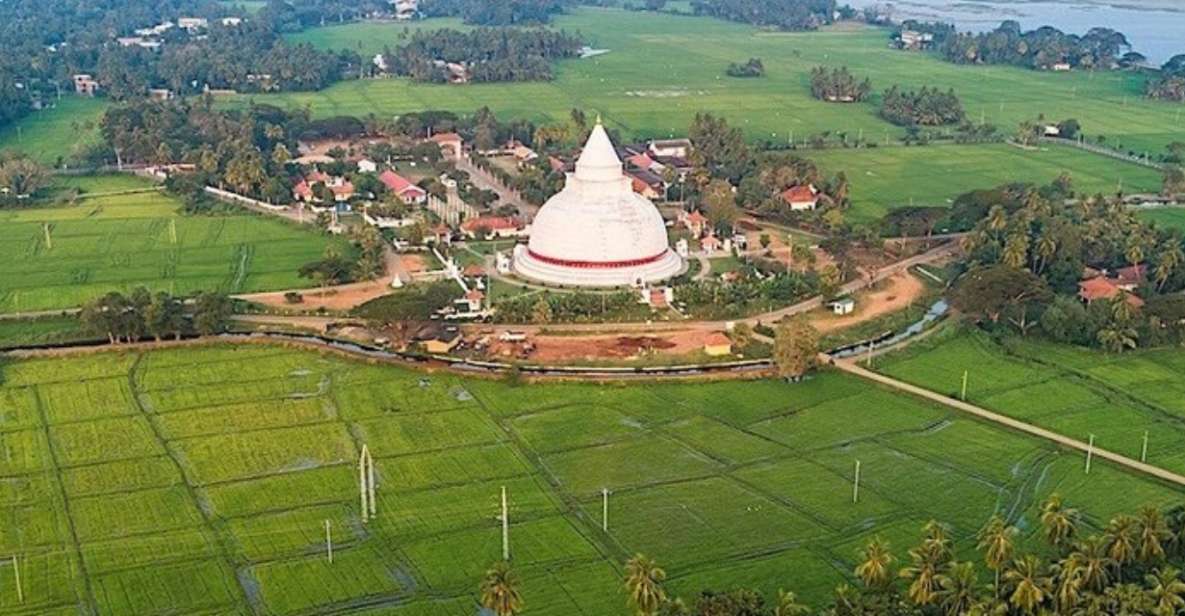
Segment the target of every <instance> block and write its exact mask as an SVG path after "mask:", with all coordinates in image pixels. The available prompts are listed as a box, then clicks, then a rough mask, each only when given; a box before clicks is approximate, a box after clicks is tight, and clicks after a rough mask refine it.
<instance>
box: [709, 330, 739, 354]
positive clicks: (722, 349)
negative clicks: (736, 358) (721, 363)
mask: <svg viewBox="0 0 1185 616" xmlns="http://www.w3.org/2000/svg"><path fill="white" fill-rule="evenodd" d="M704 353H707V354H708V355H709V356H711V357H721V356H724V355H731V354H732V340H729V339H728V336H725V335H724V334H722V333H720V332H712V333H711V334H708V337H707V339H705V340H704Z"/></svg>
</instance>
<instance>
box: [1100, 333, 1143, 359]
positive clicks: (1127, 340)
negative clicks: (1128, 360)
mask: <svg viewBox="0 0 1185 616" xmlns="http://www.w3.org/2000/svg"><path fill="white" fill-rule="evenodd" d="M1137 335H1138V334H1137V332H1136V330H1134V329H1132V328H1130V327H1108V328H1105V329H1100V330H1099V333H1098V334H1096V337H1097V338H1098V341H1099V344H1101V345H1103V349H1104V350H1106V351H1107V352H1108V353H1122V352H1124V351H1125V350H1127V349H1134V348H1136V336H1137Z"/></svg>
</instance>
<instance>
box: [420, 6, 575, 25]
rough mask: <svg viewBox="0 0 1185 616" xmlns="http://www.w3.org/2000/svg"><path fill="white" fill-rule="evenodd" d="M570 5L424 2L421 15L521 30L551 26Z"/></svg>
mask: <svg viewBox="0 0 1185 616" xmlns="http://www.w3.org/2000/svg"><path fill="white" fill-rule="evenodd" d="M567 4H570V2H568V1H567V0H499V1H498V2H490V1H488V0H424V1H423V2H421V3H420V12H421V13H423V14H424V15H425V16H427V17H460V18H462V19H463V20H464V21H465V23H467V24H474V25H481V26H521V25H539V24H546V23H549V22H550V21H551V18H552V16H554V15H556V14H557V13H561V12H563V10H564V7H565V6H566V5H567Z"/></svg>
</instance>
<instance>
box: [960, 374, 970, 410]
mask: <svg viewBox="0 0 1185 616" xmlns="http://www.w3.org/2000/svg"><path fill="white" fill-rule="evenodd" d="M967 373H968V371H967V370H964V371H963V392H962V394H961V395H960V396H959V397H960V398H961V399H962V400H963V402H966V401H967Z"/></svg>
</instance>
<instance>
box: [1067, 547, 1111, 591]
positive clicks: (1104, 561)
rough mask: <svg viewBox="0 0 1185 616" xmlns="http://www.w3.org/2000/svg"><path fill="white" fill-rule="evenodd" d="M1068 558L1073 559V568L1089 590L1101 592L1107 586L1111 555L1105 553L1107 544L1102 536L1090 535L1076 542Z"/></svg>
mask: <svg viewBox="0 0 1185 616" xmlns="http://www.w3.org/2000/svg"><path fill="white" fill-rule="evenodd" d="M1068 560H1072V561H1074V568H1075V569H1076V570H1077V571H1078V575H1079V577H1081V578H1082V585H1083V587H1085V588H1086V589H1087V590H1089V591H1091V592H1095V593H1097V592H1101V591H1102V590H1103V588H1105V587H1106V586H1107V583H1108V581H1109V577H1110V575H1109V574H1108V573H1107V569H1108V568H1109V567H1110V566H1111V557H1110V556H1108V555H1107V544H1106V542H1105V540H1104V539H1103V538H1102V537H1099V536H1098V535H1092V536H1090V537H1087V538H1086V539H1084V540H1082V541H1081V542H1079V543H1078V549H1076V550H1075V551H1074V552H1072V553H1071V554H1070V556H1069V558H1068Z"/></svg>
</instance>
